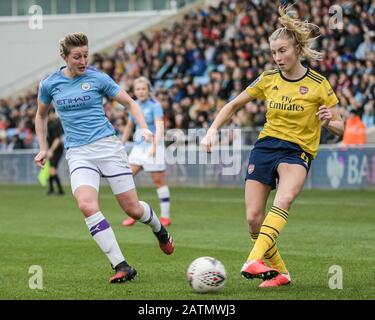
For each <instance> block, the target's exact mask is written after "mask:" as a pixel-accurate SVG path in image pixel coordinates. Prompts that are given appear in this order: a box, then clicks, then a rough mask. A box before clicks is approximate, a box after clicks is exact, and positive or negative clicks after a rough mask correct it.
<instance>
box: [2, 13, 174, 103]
mask: <svg viewBox="0 0 375 320" xmlns="http://www.w3.org/2000/svg"><path fill="white" fill-rule="evenodd" d="M174 14H175V12H173V11H169V10H168V11H142V12H124V13H113V14H108V13H107V14H87V15H82V14H81V15H59V16H45V18H44V19H43V27H42V29H31V28H30V27H29V20H30V17H7V18H0V39H1V48H2V50H0V70H1V72H0V98H1V97H6V96H8V95H10V94H16V93H20V92H22V91H23V92H24V90H25V89H26V88H28V87H30V86H31V85H33V84H35V83H36V82H37V81H38V80H39V79H41V78H43V77H44V76H45V75H46V74H48V73H50V72H51V71H53V70H54V69H56V68H57V67H58V66H59V65H61V64H62V60H61V59H60V58H59V47H58V41H59V39H61V38H62V37H63V36H64V35H65V34H67V33H69V32H77V31H82V32H85V33H86V34H87V36H88V38H89V42H90V43H89V45H90V53H94V52H97V51H100V50H103V49H105V48H107V47H109V46H111V45H113V44H114V43H116V42H117V41H119V40H123V39H125V38H128V37H131V36H134V35H135V34H137V33H139V32H140V31H142V30H145V29H148V28H150V27H152V26H153V25H157V24H159V23H161V22H162V21H164V20H165V19H166V18H167V17H169V16H172V15H174Z"/></svg>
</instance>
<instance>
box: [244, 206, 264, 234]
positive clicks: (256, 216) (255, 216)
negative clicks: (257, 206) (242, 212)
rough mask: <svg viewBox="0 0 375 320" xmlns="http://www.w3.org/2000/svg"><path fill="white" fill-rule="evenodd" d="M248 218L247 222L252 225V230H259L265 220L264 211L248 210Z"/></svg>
mask: <svg viewBox="0 0 375 320" xmlns="http://www.w3.org/2000/svg"><path fill="white" fill-rule="evenodd" d="M246 219H247V223H248V224H249V226H250V229H251V230H258V229H259V228H260V227H261V226H262V223H263V220H264V213H263V212H257V211H252V210H247V211H246Z"/></svg>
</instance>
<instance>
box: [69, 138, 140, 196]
mask: <svg viewBox="0 0 375 320" xmlns="http://www.w3.org/2000/svg"><path fill="white" fill-rule="evenodd" d="M65 157H66V160H67V161H68V166H69V172H70V182H71V188H72V192H73V194H74V192H75V191H76V189H77V188H78V187H80V186H84V185H85V186H92V187H93V188H95V189H96V190H97V191H99V186H100V177H103V178H106V179H107V180H108V183H109V185H110V186H111V189H112V192H113V194H119V193H123V192H126V191H129V190H131V189H134V188H135V185H134V180H133V176H132V171H131V167H130V165H129V160H128V156H127V154H126V151H125V148H124V146H123V145H122V144H121V142H120V140H119V139H118V138H117V137H116V136H110V137H105V138H102V139H99V140H97V141H94V142H92V143H90V144H87V145H84V146H80V147H74V148H69V149H68V150H67V152H66V155H65Z"/></svg>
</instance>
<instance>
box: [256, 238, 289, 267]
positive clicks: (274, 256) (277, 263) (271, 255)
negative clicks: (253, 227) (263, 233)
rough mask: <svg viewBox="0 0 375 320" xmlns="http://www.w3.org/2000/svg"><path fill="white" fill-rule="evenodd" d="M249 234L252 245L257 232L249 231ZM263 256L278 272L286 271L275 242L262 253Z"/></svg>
mask: <svg viewBox="0 0 375 320" xmlns="http://www.w3.org/2000/svg"><path fill="white" fill-rule="evenodd" d="M250 235H251V242H252V243H253V245H254V244H255V242H256V241H257V239H258V235H259V233H250ZM264 257H265V258H266V259H267V261H268V262H269V264H270V266H271V268H274V269H276V270H277V271H279V272H280V273H288V269H287V268H286V266H285V263H284V260H283V258H281V255H280V252H279V250H278V248H277V245H276V242H275V244H274V245H273V246H272V247H271V248H269V249H268V250H267V252H266V253H265V254H264Z"/></svg>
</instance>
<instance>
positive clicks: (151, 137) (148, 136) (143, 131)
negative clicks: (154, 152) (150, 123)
mask: <svg viewBox="0 0 375 320" xmlns="http://www.w3.org/2000/svg"><path fill="white" fill-rule="evenodd" d="M141 135H142V137H143V139H145V141H146V142H153V141H154V134H153V133H152V132H151V131H150V130H149V129H141Z"/></svg>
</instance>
